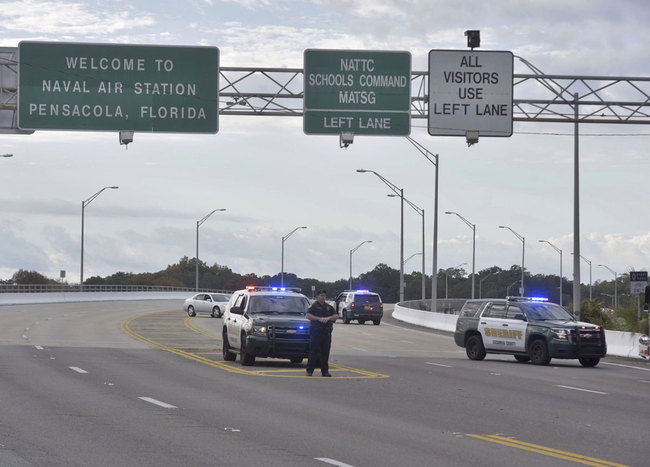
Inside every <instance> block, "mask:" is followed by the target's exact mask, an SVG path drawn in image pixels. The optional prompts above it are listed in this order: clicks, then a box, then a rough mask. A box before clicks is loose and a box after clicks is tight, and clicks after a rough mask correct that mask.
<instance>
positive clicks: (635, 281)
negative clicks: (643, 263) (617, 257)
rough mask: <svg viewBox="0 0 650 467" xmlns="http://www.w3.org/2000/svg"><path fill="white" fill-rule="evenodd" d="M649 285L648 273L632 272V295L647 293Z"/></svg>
mask: <svg viewBox="0 0 650 467" xmlns="http://www.w3.org/2000/svg"><path fill="white" fill-rule="evenodd" d="M647 285H648V271H630V294H631V295H635V294H640V293H645V288H646V287H647Z"/></svg>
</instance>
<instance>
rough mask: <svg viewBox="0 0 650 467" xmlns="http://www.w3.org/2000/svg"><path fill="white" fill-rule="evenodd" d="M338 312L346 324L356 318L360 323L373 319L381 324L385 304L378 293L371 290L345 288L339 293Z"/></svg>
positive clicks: (375, 322)
mask: <svg viewBox="0 0 650 467" xmlns="http://www.w3.org/2000/svg"><path fill="white" fill-rule="evenodd" d="M335 303H336V306H335V307H334V308H335V309H336V312H337V313H338V314H339V317H340V318H342V319H343V322H344V323H345V324H350V320H353V319H356V320H357V321H358V322H359V324H365V323H366V321H372V322H373V323H374V324H376V325H379V323H381V318H382V317H383V316H384V304H383V303H382V302H381V297H380V296H379V294H378V293H375V292H370V291H369V290H345V291H343V292H341V293H340V294H338V295H337V297H336V300H335Z"/></svg>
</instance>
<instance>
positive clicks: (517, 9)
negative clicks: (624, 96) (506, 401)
mask: <svg viewBox="0 0 650 467" xmlns="http://www.w3.org/2000/svg"><path fill="white" fill-rule="evenodd" d="M649 23H650V8H648V5H647V2H646V1H645V0H638V1H631V0H626V1H620V2H610V1H594V0H575V1H572V2H566V1H556V0H546V1H544V2H539V1H517V2H513V1H501V0H493V1H491V2H457V1H454V0H450V1H434V0H431V1H424V0H359V1H354V0H298V1H288V0H286V1H285V0H279V1H274V0H190V1H180V2H179V1H167V0H156V1H136V0H130V1H121V0H110V1H108V0H105V1H104V0H97V1H85V0H78V1H40V0H20V1H3V2H2V8H0V47H17V46H18V43H19V42H20V41H22V40H36V41H61V42H89V43H119V44H153V45H183V46H215V47H218V48H219V52H220V65H221V66H222V67H229V66H230V67H274V68H280V67H289V68H302V66H303V53H304V50H305V49H354V50H393V51H409V52H410V53H411V60H412V70H413V71H426V70H427V67H428V62H427V56H428V53H429V51H430V50H432V49H465V48H466V38H465V37H464V35H463V33H464V31H465V30H467V29H478V30H480V31H481V50H509V51H512V52H513V54H515V56H519V57H523V58H525V59H526V60H527V61H528V62H530V63H532V64H534V65H535V66H536V67H538V68H539V69H541V70H542V71H544V72H545V73H547V74H565V75H589V76H626V77H633V76H634V77H643V76H646V77H650V60H649V58H650V53H649V52H650V49H649V46H648V43H647V42H646V41H645V36H644V35H643V34H641V32H642V31H645V30H647V24H649ZM514 72H515V73H529V72H530V71H529V69H527V68H526V67H524V66H523V65H522V63H521V62H520V61H519V60H517V59H515V64H514ZM513 130H514V131H513V135H512V136H511V137H508V138H487V137H486V138H481V139H480V141H479V143H478V144H475V145H473V146H471V147H468V146H467V144H466V143H465V140H464V138H459V137H447V136H430V135H429V134H428V132H427V128H426V120H424V119H413V120H412V121H411V137H413V138H414V139H415V140H416V141H418V142H419V143H420V144H422V145H423V146H425V147H426V148H427V149H428V150H429V151H431V152H432V153H435V154H438V155H439V198H438V199H439V212H440V215H439V221H438V225H439V229H438V261H437V262H438V268H439V269H446V268H454V267H458V266H460V265H462V266H461V267H462V268H463V269H465V271H467V272H471V268H472V231H471V229H470V228H469V227H468V226H467V225H466V224H465V223H463V222H462V221H461V220H460V219H459V218H458V217H456V216H454V215H445V214H444V213H445V211H453V212H457V213H459V214H460V215H462V216H463V217H465V218H466V219H467V220H468V221H470V222H471V223H473V224H475V225H476V271H477V272H479V271H481V270H482V269H485V268H489V267H492V266H499V267H501V268H504V269H509V268H510V267H511V266H512V265H520V264H521V259H522V258H521V256H522V242H521V241H520V240H519V239H518V238H517V237H516V236H515V235H514V234H512V233H511V232H510V231H508V230H507V229H500V228H499V227H498V226H499V225H506V226H509V227H511V228H512V229H513V230H514V231H516V232H517V233H518V234H520V235H521V236H523V237H525V238H526V244H525V266H526V269H527V271H528V272H530V273H531V274H559V266H560V262H559V255H558V253H557V252H556V251H555V250H554V249H553V248H551V246H549V245H548V244H546V243H541V242H539V240H546V241H549V242H551V243H552V244H553V245H555V246H556V247H557V248H559V249H561V250H562V252H563V256H562V257H563V261H562V267H563V276H564V277H566V278H568V279H569V280H570V279H571V278H572V275H573V258H572V256H571V252H572V251H573V177H574V170H573V157H574V156H573V150H574V139H573V125H571V124H566V123H564V124H562V123H539V122H537V123H532V122H515V123H514V127H513ZM580 133H581V136H580V199H581V204H580V232H581V235H580V237H581V238H580V248H581V255H582V256H584V257H585V258H586V259H588V260H590V261H591V262H592V278H593V281H596V280H611V279H612V278H613V274H612V273H611V272H610V271H609V270H608V269H606V268H605V267H603V266H598V265H599V264H603V265H606V266H607V267H609V268H610V269H611V270H613V271H616V272H617V273H623V272H627V271H630V270H647V268H648V263H649V258H650V223H649V222H648V220H647V186H648V175H650V160H649V159H648V157H646V154H647V147H648V143H649V142H650V128H647V127H646V126H643V125H604V124H597V125H596V124H594V125H582V126H581V129H580ZM5 153H11V154H13V155H14V157H12V158H0V279H9V278H11V276H12V275H13V274H14V273H15V272H16V271H17V270H18V269H27V270H36V271H38V272H40V273H42V274H45V275H46V276H48V277H51V278H54V279H58V278H59V274H60V271H61V270H65V271H66V279H67V280H68V281H69V282H77V281H78V280H79V275H80V243H81V203H82V201H83V200H86V199H88V198H90V197H91V196H92V195H93V194H94V193H96V192H97V191H99V190H100V189H101V188H103V187H105V186H119V189H117V190H106V191H104V192H103V193H102V194H101V195H100V196H98V197H97V198H96V199H95V200H93V201H92V204H89V205H88V206H87V207H86V208H85V235H84V243H85V245H84V276H85V277H86V278H88V277H91V276H96V275H100V276H107V275H110V274H113V273H115V272H118V271H123V272H132V273H140V272H155V271H159V270H161V269H164V268H165V267H166V266H167V265H169V264H174V263H177V262H178V260H179V259H180V258H182V257H183V256H188V257H190V258H192V257H194V256H195V254H196V223H197V221H198V220H199V219H201V218H203V217H204V216H205V215H206V214H208V213H209V212H211V211H212V210H214V209H226V211H224V212H216V213H214V214H213V215H212V216H211V217H210V218H209V219H207V220H206V221H205V222H204V223H203V224H202V225H201V227H200V231H199V235H200V253H199V257H200V259H201V260H202V261H205V262H206V263H207V264H208V265H212V264H214V263H217V264H220V265H225V266H227V267H229V268H231V269H232V270H233V271H235V272H238V273H242V274H246V273H255V274H257V275H266V274H269V275H272V274H277V273H279V272H280V269H281V247H282V237H283V236H286V235H287V234H289V233H290V232H291V231H293V229H295V228H296V227H300V226H306V227H307V229H300V230H298V231H296V232H295V233H294V234H293V235H292V236H291V237H290V238H288V239H287V240H286V241H285V244H284V246H285V253H284V266H285V268H284V269H285V272H291V273H294V274H297V275H298V276H300V277H312V278H318V279H321V280H327V281H333V280H337V279H341V278H347V277H348V275H349V267H350V263H349V261H350V250H351V249H353V248H355V247H356V246H357V245H359V244H360V243H362V242H364V241H366V240H371V241H372V243H367V244H364V245H363V246H362V247H360V248H359V249H358V250H357V251H356V252H355V253H354V255H353V256H352V258H353V275H355V276H357V275H358V274H360V273H362V272H366V271H369V270H371V269H373V268H374V267H375V266H376V265H377V264H379V263H385V264H388V265H389V266H391V267H393V268H395V269H399V261H400V248H399V247H400V243H399V239H400V206H399V200H398V199H393V198H389V197H387V196H386V195H387V194H388V193H389V191H388V189H387V188H386V186H385V185H384V184H383V183H382V182H381V181H380V180H379V179H378V178H377V177H374V176H373V175H372V174H360V173H357V172H356V169H367V170H374V171H376V172H377V173H379V174H381V175H382V176H383V177H385V178H386V179H388V180H390V181H391V182H392V183H394V184H395V185H397V186H399V187H402V188H403V189H404V196H405V197H406V198H407V199H409V200H410V201H411V202H412V203H414V204H415V205H416V206H419V207H421V208H422V209H424V211H425V222H426V232H425V240H426V245H425V268H426V272H427V274H431V270H432V262H431V259H432V255H431V251H432V243H433V241H432V238H433V234H432V229H433V223H432V216H431V213H432V212H433V192H434V183H433V181H434V167H433V165H432V164H431V163H430V162H428V161H427V160H426V159H425V158H424V157H423V156H422V155H421V154H420V153H419V152H417V151H416V150H415V149H414V148H413V146H411V145H410V144H409V143H408V141H406V140H405V138H403V137H390V136H357V137H355V140H354V143H353V144H352V145H350V147H348V148H347V149H341V148H340V147H339V140H338V137H335V136H322V135H306V134H304V132H303V122H302V119H301V118H300V117H271V116H233V115H230V116H228V115H221V116H220V118H219V131H218V133H217V134H171V133H153V134H152V133H141V132H136V133H135V137H134V142H133V143H132V144H130V145H129V146H128V148H127V147H125V146H121V145H120V144H119V142H118V135H117V132H115V131H112V132H111V131H107V132H85V131H76V132H72V131H44V130H38V131H36V132H35V133H34V134H31V135H24V134H1V133H0V154H5ZM404 239H405V240H404V244H405V246H404V258H405V259H406V258H408V257H410V256H411V255H414V254H417V253H420V252H421V242H422V233H421V216H420V215H419V214H417V213H416V212H415V211H414V210H412V209H410V208H409V207H408V206H407V207H406V208H405V212H404ZM463 263H465V264H463ZM421 266H422V263H421V258H420V257H419V256H415V257H413V258H412V259H410V260H409V261H408V262H407V263H406V265H405V272H407V273H410V272H412V271H420V270H421ZM588 281H589V266H588V265H587V263H586V262H584V261H583V262H581V282H582V283H585V284H586V283H588Z"/></svg>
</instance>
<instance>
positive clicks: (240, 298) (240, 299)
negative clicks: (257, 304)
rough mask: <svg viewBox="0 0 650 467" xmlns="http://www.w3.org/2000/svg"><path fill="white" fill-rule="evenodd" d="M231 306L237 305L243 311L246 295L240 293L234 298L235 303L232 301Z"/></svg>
mask: <svg viewBox="0 0 650 467" xmlns="http://www.w3.org/2000/svg"><path fill="white" fill-rule="evenodd" d="M233 306H238V307H239V308H240V309H241V311H242V312H243V311H244V308H245V307H246V295H244V294H240V295H239V296H238V297H237V299H236V300H235V303H233Z"/></svg>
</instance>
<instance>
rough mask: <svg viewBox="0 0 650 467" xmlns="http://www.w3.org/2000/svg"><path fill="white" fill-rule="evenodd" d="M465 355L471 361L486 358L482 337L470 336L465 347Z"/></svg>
mask: <svg viewBox="0 0 650 467" xmlns="http://www.w3.org/2000/svg"><path fill="white" fill-rule="evenodd" d="M465 353H466V354H467V357H468V358H469V359H470V360H483V359H484V358H485V355H486V352H485V347H484V346H483V340H482V339H481V336H479V335H477V334H475V335H473V336H469V339H467V344H466V345H465Z"/></svg>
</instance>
